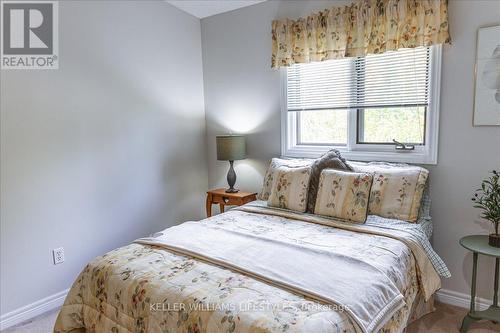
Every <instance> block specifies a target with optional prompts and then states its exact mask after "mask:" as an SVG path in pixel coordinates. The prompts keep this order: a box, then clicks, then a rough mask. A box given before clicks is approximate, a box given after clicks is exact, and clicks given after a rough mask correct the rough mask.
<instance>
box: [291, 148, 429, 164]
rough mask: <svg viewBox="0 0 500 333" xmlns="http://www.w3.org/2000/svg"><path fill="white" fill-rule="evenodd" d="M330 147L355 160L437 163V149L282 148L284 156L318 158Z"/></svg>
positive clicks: (348, 158)
mask: <svg viewBox="0 0 500 333" xmlns="http://www.w3.org/2000/svg"><path fill="white" fill-rule="evenodd" d="M330 149H337V150H338V151H340V153H341V154H342V156H343V157H344V158H345V159H347V160H353V161H364V162H371V161H384V162H398V163H410V164H437V151H435V152H428V151H426V150H423V149H422V150H420V151H418V150H415V151H397V152H396V151H361V150H347V149H346V148H345V147H332V146H294V147H291V148H285V149H282V155H283V156H284V157H294V158H318V157H320V156H321V155H322V154H324V153H325V152H327V151H328V150H330Z"/></svg>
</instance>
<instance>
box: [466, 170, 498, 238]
mask: <svg viewBox="0 0 500 333" xmlns="http://www.w3.org/2000/svg"><path fill="white" fill-rule="evenodd" d="M491 173H492V175H491V176H490V177H488V178H486V179H484V180H483V181H482V182H481V188H478V189H477V190H476V193H474V197H472V199H471V200H472V201H473V202H474V207H475V208H479V209H481V210H482V213H481V217H482V218H483V219H486V220H488V221H490V222H491V223H493V224H494V226H495V234H497V235H498V225H499V224H500V183H499V179H500V172H499V171H496V170H493V171H492V172H491Z"/></svg>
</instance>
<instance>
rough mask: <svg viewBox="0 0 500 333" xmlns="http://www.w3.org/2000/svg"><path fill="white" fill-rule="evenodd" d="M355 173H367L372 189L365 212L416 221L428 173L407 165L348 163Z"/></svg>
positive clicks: (420, 168)
mask: <svg viewBox="0 0 500 333" xmlns="http://www.w3.org/2000/svg"><path fill="white" fill-rule="evenodd" d="M349 164H351V166H352V167H354V169H355V170H356V171H359V172H370V173H371V174H372V175H373V186H372V189H371V193H370V203H369V207H368V213H369V214H373V215H379V216H383V217H388V218H393V219H398V220H404V221H408V222H416V221H417V219H418V213H419V210H420V205H421V201H422V195H423V192H424V189H425V186H426V183H427V178H428V176H429V171H427V170H426V169H424V168H422V167H419V166H413V165H408V164H396V163H383V162H371V163H359V162H353V163H351V162H349Z"/></svg>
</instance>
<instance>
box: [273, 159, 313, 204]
mask: <svg viewBox="0 0 500 333" xmlns="http://www.w3.org/2000/svg"><path fill="white" fill-rule="evenodd" d="M310 177H311V167H307V166H306V167H300V168H299V167H297V168H290V167H287V166H280V167H277V168H275V169H274V170H273V175H272V178H273V182H272V186H271V194H270V195H269V198H268V199H267V204H268V206H271V207H278V208H284V209H290V210H294V211H298V212H305V211H306V208H307V190H308V189H309V178H310Z"/></svg>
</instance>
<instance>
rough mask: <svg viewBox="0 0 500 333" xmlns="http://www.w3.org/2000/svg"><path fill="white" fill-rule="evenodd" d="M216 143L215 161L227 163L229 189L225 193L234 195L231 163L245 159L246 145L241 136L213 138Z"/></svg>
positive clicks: (234, 174)
mask: <svg viewBox="0 0 500 333" xmlns="http://www.w3.org/2000/svg"><path fill="white" fill-rule="evenodd" d="M215 139H216V142H217V160H219V161H229V171H228V172H227V183H228V184H229V188H228V189H227V190H226V192H227V193H236V192H238V190H237V189H235V188H234V183H236V172H234V168H233V163H234V161H236V160H243V159H245V158H246V143H245V137H244V136H243V135H218V136H216V137H215Z"/></svg>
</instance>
